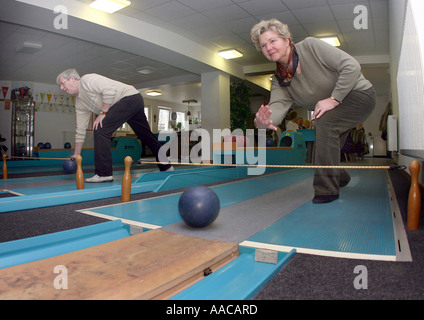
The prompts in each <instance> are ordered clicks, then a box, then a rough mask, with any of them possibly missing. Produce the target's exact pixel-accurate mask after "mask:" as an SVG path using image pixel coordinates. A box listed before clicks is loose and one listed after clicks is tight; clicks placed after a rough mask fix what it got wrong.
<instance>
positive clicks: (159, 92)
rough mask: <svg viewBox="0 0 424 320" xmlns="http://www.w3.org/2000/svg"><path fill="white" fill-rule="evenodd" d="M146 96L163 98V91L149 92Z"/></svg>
mask: <svg viewBox="0 0 424 320" xmlns="http://www.w3.org/2000/svg"><path fill="white" fill-rule="evenodd" d="M146 94H147V95H148V96H152V97H156V96H161V95H162V91H160V90H147V91H146Z"/></svg>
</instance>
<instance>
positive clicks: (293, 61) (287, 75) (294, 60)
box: [275, 43, 299, 87]
mask: <svg viewBox="0 0 424 320" xmlns="http://www.w3.org/2000/svg"><path fill="white" fill-rule="evenodd" d="M290 46H291V51H290V55H289V60H288V65H287V67H285V66H283V65H282V64H281V63H278V62H277V70H275V75H276V77H277V80H278V83H279V84H280V86H282V87H288V86H290V83H291V79H292V78H293V76H294V75H295V74H296V69H297V65H298V63H299V55H298V54H297V51H296V48H295V46H294V44H292V43H290Z"/></svg>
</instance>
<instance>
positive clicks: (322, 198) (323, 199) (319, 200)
mask: <svg viewBox="0 0 424 320" xmlns="http://www.w3.org/2000/svg"><path fill="white" fill-rule="evenodd" d="M338 198H339V195H338V194H334V195H328V196H315V197H314V198H313V199H312V203H328V202H332V201H334V200H337V199H338Z"/></svg>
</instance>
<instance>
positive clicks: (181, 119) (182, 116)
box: [175, 112, 186, 130]
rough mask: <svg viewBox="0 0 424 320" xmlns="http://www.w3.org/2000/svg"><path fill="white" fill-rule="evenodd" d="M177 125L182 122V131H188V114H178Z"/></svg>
mask: <svg viewBox="0 0 424 320" xmlns="http://www.w3.org/2000/svg"><path fill="white" fill-rule="evenodd" d="M175 122H176V123H177V124H178V123H179V122H181V130H185V129H186V114H185V113H184V112H177V120H176V121H175Z"/></svg>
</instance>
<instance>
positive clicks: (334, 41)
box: [320, 37, 340, 47]
mask: <svg viewBox="0 0 424 320" xmlns="http://www.w3.org/2000/svg"><path fill="white" fill-rule="evenodd" d="M320 39H321V40H322V41H325V42H327V43H328V44H331V45H332V46H334V47H340V41H339V38H337V37H324V38H320Z"/></svg>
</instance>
